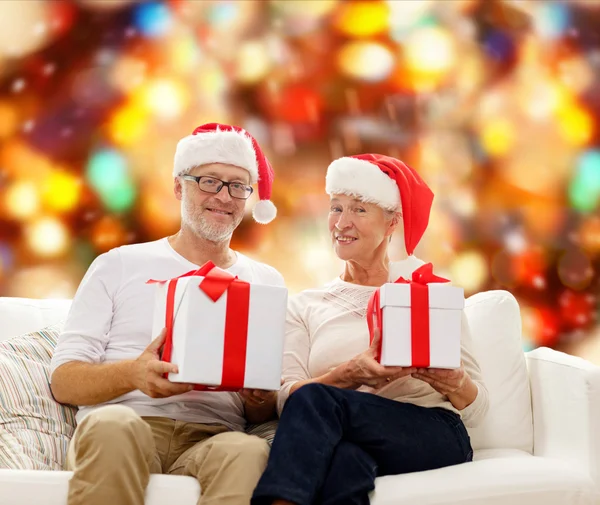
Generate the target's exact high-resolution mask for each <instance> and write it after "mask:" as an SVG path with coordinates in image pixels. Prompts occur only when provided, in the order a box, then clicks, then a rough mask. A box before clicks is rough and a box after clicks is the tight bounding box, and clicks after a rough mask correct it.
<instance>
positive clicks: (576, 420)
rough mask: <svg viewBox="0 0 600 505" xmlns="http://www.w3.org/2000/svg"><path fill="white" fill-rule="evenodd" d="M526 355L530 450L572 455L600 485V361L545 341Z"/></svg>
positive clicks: (551, 455) (564, 456)
mask: <svg viewBox="0 0 600 505" xmlns="http://www.w3.org/2000/svg"><path fill="white" fill-rule="evenodd" d="M526 357H527V368H528V370H529V381H530V384H531V400H532V409H533V453H534V455H536V456H542V457H549V458H558V459H562V460H567V461H570V462H572V463H573V464H574V465H576V466H579V467H580V468H582V469H583V470H585V471H587V472H588V473H589V474H590V476H591V477H592V478H593V479H594V481H595V482H596V483H597V485H598V486H600V367H598V366H595V365H593V364H592V363H590V362H588V361H585V360H584V359H581V358H577V357H575V356H570V355H569V354H565V353H562V352H558V351H554V350H552V349H548V348H546V347H541V348H539V349H535V350H534V351H531V352H528V353H526Z"/></svg>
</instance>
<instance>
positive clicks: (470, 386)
mask: <svg viewBox="0 0 600 505" xmlns="http://www.w3.org/2000/svg"><path fill="white" fill-rule="evenodd" d="M478 393H479V389H478V388H477V384H475V382H473V380H472V379H471V377H469V375H466V377H465V382H464V384H463V385H462V386H461V387H460V389H458V390H456V391H455V392H454V393H450V394H448V395H447V397H448V400H449V401H450V403H452V405H453V406H454V408H455V409H457V410H463V409H465V408H467V407H468V406H469V405H471V404H472V403H473V402H474V401H475V399H476V398H477V395H478Z"/></svg>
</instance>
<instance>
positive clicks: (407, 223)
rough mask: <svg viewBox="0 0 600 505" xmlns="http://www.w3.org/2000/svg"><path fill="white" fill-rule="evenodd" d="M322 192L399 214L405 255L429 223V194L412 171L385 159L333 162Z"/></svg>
mask: <svg viewBox="0 0 600 505" xmlns="http://www.w3.org/2000/svg"><path fill="white" fill-rule="evenodd" d="M325 190H326V191H327V194H328V195H335V194H343V195H352V196H356V197H358V198H360V200H362V201H364V202H371V203H375V204H377V205H379V206H380V207H383V208H384V209H387V210H392V211H401V212H402V219H403V221H404V243H405V245H406V252H407V253H408V254H409V255H411V254H412V253H413V251H414V250H415V247H417V244H418V243H419V240H421V237H422V236H423V233H425V229H426V228H427V224H428V223H429V213H430V211H431V203H432V201H433V192H432V191H431V189H429V187H428V186H427V184H425V182H424V181H423V179H421V177H420V176H419V174H418V173H417V172H416V171H415V170H413V169H412V168H411V167H409V166H408V165H406V164H405V163H403V162H402V161H400V160H397V159H395V158H391V157H389V156H384V155H382V154H359V155H357V156H347V157H344V158H339V159H337V160H335V161H333V162H332V163H331V164H330V165H329V168H328V169H327V177H326V178H325Z"/></svg>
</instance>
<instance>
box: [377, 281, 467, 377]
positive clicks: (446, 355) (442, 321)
mask: <svg viewBox="0 0 600 505" xmlns="http://www.w3.org/2000/svg"><path fill="white" fill-rule="evenodd" d="M427 289H428V290H429V311H428V312H429V368H459V367H460V355H461V352H460V351H461V348H460V341H461V328H462V311H463V308H464V305H465V297H464V290H463V288H459V287H456V286H450V285H448V284H439V283H431V284H428V285H427ZM411 305H412V302H411V285H410V284H399V283H388V284H384V285H383V286H382V287H381V288H380V306H381V310H382V318H383V324H382V331H381V360H380V362H381V364H382V365H385V366H402V367H410V366H414V365H413V349H412V328H411V317H412V309H411Z"/></svg>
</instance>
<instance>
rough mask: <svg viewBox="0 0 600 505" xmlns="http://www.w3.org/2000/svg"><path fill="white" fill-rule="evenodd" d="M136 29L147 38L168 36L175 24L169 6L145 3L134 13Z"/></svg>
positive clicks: (137, 7) (139, 5)
mask: <svg viewBox="0 0 600 505" xmlns="http://www.w3.org/2000/svg"><path fill="white" fill-rule="evenodd" d="M133 17H134V22H135V27H136V28H137V29H138V30H139V31H140V33H142V34H144V35H146V36H147V37H152V38H153V37H162V36H163V35H166V34H167V33H168V32H169V30H170V29H171V26H172V24H173V18H172V16H171V12H170V10H169V8H168V7H167V5H165V4H164V3H162V2H152V1H150V2H143V3H140V4H137V6H136V9H135V11H134V16H133Z"/></svg>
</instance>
